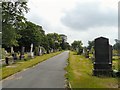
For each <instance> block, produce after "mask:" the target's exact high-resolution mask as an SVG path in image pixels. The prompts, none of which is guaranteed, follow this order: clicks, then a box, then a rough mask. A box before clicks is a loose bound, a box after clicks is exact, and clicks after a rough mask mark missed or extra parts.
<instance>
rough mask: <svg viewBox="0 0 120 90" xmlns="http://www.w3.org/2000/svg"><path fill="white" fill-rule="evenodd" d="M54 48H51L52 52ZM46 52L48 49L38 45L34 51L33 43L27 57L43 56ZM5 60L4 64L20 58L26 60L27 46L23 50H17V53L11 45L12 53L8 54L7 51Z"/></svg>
mask: <svg viewBox="0 0 120 90" xmlns="http://www.w3.org/2000/svg"><path fill="white" fill-rule="evenodd" d="M52 51H53V50H51V51H50V52H52ZM45 53H46V50H45V49H44V47H41V46H39V47H37V48H35V50H34V52H33V44H31V46H30V52H27V56H28V57H27V58H28V59H32V58H34V57H35V56H41V55H43V54H45ZM5 55H6V56H5V62H4V63H3V64H6V65H9V64H13V63H15V62H16V61H18V60H26V58H25V47H22V49H21V52H17V53H15V52H14V50H13V47H11V55H8V53H7V51H5Z"/></svg>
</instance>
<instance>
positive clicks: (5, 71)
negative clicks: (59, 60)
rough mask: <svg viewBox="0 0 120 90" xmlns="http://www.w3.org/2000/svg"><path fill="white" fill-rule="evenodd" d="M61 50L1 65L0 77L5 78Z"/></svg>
mask: <svg viewBox="0 0 120 90" xmlns="http://www.w3.org/2000/svg"><path fill="white" fill-rule="evenodd" d="M61 52H62V51H60V52H56V53H50V54H44V55H42V56H36V57H35V58H34V59H30V60H27V61H23V60H22V61H19V62H16V63H15V64H12V65H9V66H6V67H3V68H1V69H2V72H0V77H2V79H5V78H6V77H8V76H10V75H13V74H15V73H17V72H20V71H22V70H23V69H26V68H29V67H32V66H34V65H36V64H38V63H40V62H42V61H45V60H47V59H49V58H51V57H53V56H55V55H58V54H60V53H61Z"/></svg>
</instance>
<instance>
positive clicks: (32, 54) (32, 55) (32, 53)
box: [30, 43, 34, 58]
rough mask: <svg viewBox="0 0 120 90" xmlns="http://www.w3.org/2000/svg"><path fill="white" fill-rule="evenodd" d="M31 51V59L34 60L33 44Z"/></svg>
mask: <svg viewBox="0 0 120 90" xmlns="http://www.w3.org/2000/svg"><path fill="white" fill-rule="evenodd" d="M30 47H31V49H30V57H31V58H34V52H33V43H32V44H31V46H30Z"/></svg>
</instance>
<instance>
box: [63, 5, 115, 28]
mask: <svg viewBox="0 0 120 90" xmlns="http://www.w3.org/2000/svg"><path fill="white" fill-rule="evenodd" d="M61 22H62V24H63V25H65V26H67V27H70V28H71V29H74V30H87V29H89V28H93V27H102V26H117V11H115V10H113V9H110V8H109V9H107V10H102V9H101V8H100V3H85V4H77V6H76V7H75V8H74V9H72V10H71V11H67V12H65V15H64V16H63V17H62V18H61Z"/></svg>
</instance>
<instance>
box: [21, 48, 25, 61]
mask: <svg viewBox="0 0 120 90" xmlns="http://www.w3.org/2000/svg"><path fill="white" fill-rule="evenodd" d="M24 53H25V47H22V50H21V53H20V60H22V59H24Z"/></svg>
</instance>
